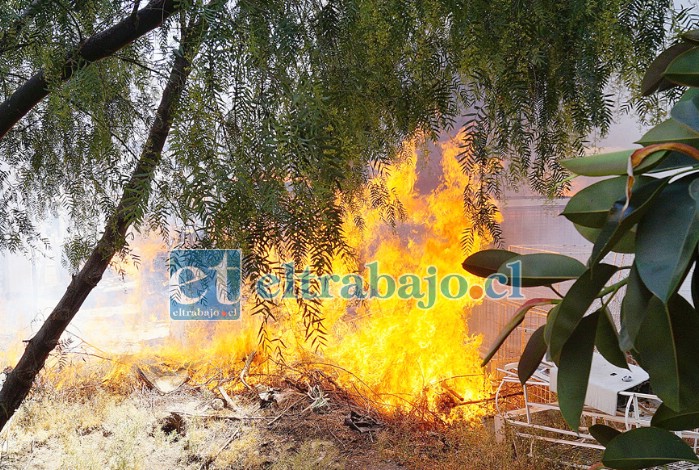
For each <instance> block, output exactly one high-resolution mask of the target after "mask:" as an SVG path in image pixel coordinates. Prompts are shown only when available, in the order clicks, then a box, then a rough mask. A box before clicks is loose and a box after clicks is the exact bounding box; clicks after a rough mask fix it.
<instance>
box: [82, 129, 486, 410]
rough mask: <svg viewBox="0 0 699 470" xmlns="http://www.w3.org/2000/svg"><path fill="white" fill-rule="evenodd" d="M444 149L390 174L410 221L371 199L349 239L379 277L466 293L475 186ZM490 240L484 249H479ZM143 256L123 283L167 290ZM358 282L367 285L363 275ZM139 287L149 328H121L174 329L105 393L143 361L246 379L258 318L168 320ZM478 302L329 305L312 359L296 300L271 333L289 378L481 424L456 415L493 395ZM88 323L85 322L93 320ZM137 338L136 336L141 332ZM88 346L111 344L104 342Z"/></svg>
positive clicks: (202, 376) (284, 307)
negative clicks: (453, 280) (432, 277)
mask: <svg viewBox="0 0 699 470" xmlns="http://www.w3.org/2000/svg"><path fill="white" fill-rule="evenodd" d="M437 150H438V152H436V153H434V155H432V156H431V157H430V156H428V158H425V156H424V155H421V152H419V151H418V146H417V145H415V144H414V145H411V147H410V151H409V152H408V158H405V159H403V161H402V162H400V163H399V164H397V165H396V166H394V167H392V169H391V173H390V174H389V175H388V176H387V181H386V186H387V187H388V188H390V189H391V190H392V191H393V194H394V195H395V197H396V198H397V199H398V200H399V201H400V202H401V203H402V205H403V207H404V209H405V211H404V213H405V220H403V221H399V222H398V223H397V225H396V227H395V230H394V229H392V228H391V227H390V226H389V225H388V224H387V223H386V222H385V221H384V220H382V218H381V215H380V213H379V211H378V210H375V209H372V208H371V206H370V203H369V202H368V201H369V200H370V195H369V194H368V193H367V194H366V197H364V198H363V199H364V200H365V201H367V202H366V203H365V204H364V206H363V207H359V208H355V209H357V210H358V211H359V212H360V213H361V214H363V219H364V222H365V225H364V226H363V227H358V226H357V224H356V223H354V222H353V221H352V220H348V221H347V222H346V225H345V227H344V230H345V233H346V234H347V239H348V242H349V244H350V245H351V246H352V247H353V248H354V250H355V251H356V253H357V256H358V260H359V266H360V267H361V266H364V265H365V264H366V263H370V262H373V261H378V262H379V267H380V271H381V273H382V274H390V275H393V276H394V277H395V278H396V279H399V278H400V276H401V275H403V274H405V273H414V274H416V275H417V276H419V277H420V278H421V279H422V281H421V282H423V283H425V282H426V281H425V280H424V279H425V278H426V277H427V276H428V275H429V274H428V272H427V271H426V267H428V266H431V267H433V268H430V269H432V271H431V272H435V268H436V273H437V274H438V275H439V276H442V277H443V276H446V275H447V274H450V273H455V274H459V275H462V276H464V277H465V278H466V279H467V280H468V284H469V286H473V285H477V283H478V279H477V278H475V277H470V276H469V275H468V274H466V273H465V272H463V271H462V269H461V267H460V263H461V260H462V259H463V257H464V254H463V252H462V249H461V247H460V244H459V239H460V234H461V232H462V230H463V229H464V228H465V226H466V224H467V223H468V222H467V221H466V220H464V217H463V209H462V197H463V188H464V186H465V185H466V184H467V181H468V178H467V176H465V175H464V174H463V172H462V171H461V168H460V166H459V163H458V160H457V155H458V153H459V151H460V148H459V147H458V146H457V145H456V144H455V143H453V142H452V141H446V142H442V143H440V144H438V145H437ZM423 153H424V152H423ZM367 191H368V190H367ZM349 219H351V217H350V218H349ZM488 242H489V240H484V239H476V240H475V242H474V244H473V250H478V249H480V248H483V247H484V245H485V244H487V243H488ZM136 251H137V252H138V253H139V255H140V263H139V264H140V265H139V267H138V269H135V267H134V266H130V265H129V264H128V263H125V264H122V265H120V267H121V268H122V273H123V275H124V277H125V279H127V280H128V279H136V280H139V279H140V278H142V277H143V276H144V271H145V272H148V271H150V272H151V273H152V272H153V271H158V269H160V270H161V271H162V272H163V279H162V284H163V285H164V284H165V283H166V282H167V281H166V276H167V274H166V273H165V269H164V267H163V268H155V267H153V266H154V261H153V260H155V259H156V258H157V255H158V253H161V254H162V253H163V252H165V247H164V246H162V244H160V243H154V242H151V241H148V242H143V243H142V244H140V245H139V246H138V247H137V249H136ZM161 257H162V256H161ZM334 268H335V269H336V270H337V272H342V273H347V272H352V271H353V269H356V266H354V267H353V266H348V265H347V264H346V263H345V262H344V261H343V259H341V258H339V257H338V259H336V260H335V266H334ZM360 274H361V275H362V276H363V277H364V279H366V280H368V278H367V276H368V275H367V273H366V272H360ZM135 286H136V287H135V288H134V289H133V290H132V292H131V294H130V296H129V299H130V300H129V302H130V303H131V304H132V305H137V304H138V303H139V302H140V303H141V306H142V310H144V311H143V312H142V314H141V318H140V321H137V322H135V323H132V324H129V325H128V326H127V325H124V330H128V331H131V333H132V334H134V335H136V334H138V333H137V331H139V330H143V329H145V330H147V329H148V328H153V325H154V324H158V325H160V326H161V327H162V325H169V328H170V331H169V333H168V335H166V336H167V337H168V338H167V339H166V340H164V341H160V344H157V343H158V342H155V343H152V344H150V345H149V346H145V347H141V350H140V351H137V352H134V353H133V354H129V355H122V356H119V357H116V358H114V359H113V362H112V365H113V367H112V369H111V371H110V372H109V374H108V375H107V377H105V380H106V381H107V382H108V383H112V384H116V383H122V382H124V381H125V380H126V378H127V376H128V375H129V374H132V366H133V365H134V364H136V363H139V362H141V363H142V362H144V361H150V362H153V361H157V362H158V363H160V364H161V365H164V366H166V367H168V368H170V369H172V370H183V369H184V370H187V371H188V373H189V375H190V377H191V379H190V382H191V383H197V384H206V385H207V386H210V387H215V386H217V385H220V384H224V385H225V386H230V384H232V383H233V381H232V380H231V379H234V378H235V377H237V376H238V374H240V370H241V368H242V365H243V362H242V361H244V358H245V357H246V356H248V355H249V354H250V353H251V352H252V351H254V350H256V349H257V348H258V347H259V346H258V340H257V333H258V328H259V319H257V318H256V317H251V316H250V315H246V305H245V303H243V314H242V318H241V320H240V321H233V322H231V321H227V322H169V317H168V312H167V298H166V296H162V297H163V298H162V299H160V300H159V302H161V303H157V302H156V304H153V303H152V302H151V303H150V304H149V305H147V306H144V298H148V297H149V296H151V297H152V296H153V295H155V294H153V293H152V292H149V291H148V289H147V288H146V287H145V286H144V282H136V284H135ZM248 287H249V286H248ZM452 288H454V286H452ZM381 289H382V288H381V287H379V290H380V291H381ZM163 292H165V291H164V290H163ZM469 292H470V293H471V294H474V293H475V297H480V295H481V294H482V289H480V290H479V288H478V287H476V288H475V289H474V288H472V289H471V290H470V291H469ZM477 302H479V300H478V299H475V300H474V299H472V298H471V296H466V297H462V298H459V299H454V300H451V299H448V298H446V297H445V296H444V295H441V293H439V292H437V295H435V299H434V305H432V306H430V308H420V307H419V306H418V305H417V303H418V302H417V300H416V299H401V298H398V296H395V295H394V296H393V297H391V298H386V299H376V298H374V299H364V300H356V299H350V300H346V299H340V298H335V299H328V300H324V301H323V310H322V311H323V315H324V327H325V330H326V335H325V338H324V339H325V342H326V345H325V346H324V347H323V348H321V349H320V350H315V349H314V348H312V347H311V346H310V345H309V344H308V342H307V341H306V340H305V329H304V326H303V322H302V321H301V319H300V318H299V314H298V306H297V303H296V301H295V300H290V299H287V300H281V301H280V302H279V310H280V315H279V316H278V321H277V322H276V323H275V324H273V325H271V329H272V331H271V332H270V334H271V336H272V337H275V336H276V337H279V338H280V339H281V340H282V341H283V343H284V345H285V346H286V347H285V348H284V350H283V354H284V360H285V364H286V365H287V368H286V369H281V370H282V371H285V372H284V373H291V372H289V371H296V372H299V371H309V370H321V371H323V373H324V374H326V376H328V377H331V378H332V380H333V381H334V382H335V383H336V384H338V385H339V386H340V387H342V388H343V389H344V390H347V391H348V393H351V394H355V395H356V396H357V397H362V398H364V399H366V400H367V401H368V402H369V403H370V404H371V405H372V406H374V407H377V408H379V409H381V410H383V411H385V412H391V411H394V410H416V409H418V408H421V409H423V410H424V409H427V410H430V411H431V412H432V413H434V414H436V415H439V416H440V417H441V418H442V419H445V420H453V419H474V418H477V417H479V416H482V415H483V414H484V413H485V408H484V407H483V406H457V405H464V404H465V403H466V402H473V401H478V400H481V399H484V398H486V397H487V396H489V394H490V390H489V385H488V383H489V382H488V377H486V376H485V374H484V372H483V370H482V369H481V368H480V366H479V364H480V357H479V354H478V350H479V346H480V337H478V336H475V335H471V334H469V331H468V324H467V319H468V314H469V311H470V309H471V308H472V307H473V306H474V305H475V304H476V303H477ZM81 317H82V318H84V319H85V320H84V321H88V319H87V318H86V315H81ZM105 328H108V326H106V325H105V324H101V323H90V322H89V321H88V323H87V326H86V327H85V328H83V329H82V331H85V330H87V331H99V330H102V331H105V330H104V329H105ZM178 329H179V330H178ZM140 335H141V336H137V338H141V337H142V335H143V333H140ZM126 336H128V334H127V335H126ZM156 336H157V335H156ZM97 337H99V336H97ZM91 343H92V344H95V345H100V344H102V343H100V342H99V340H98V339H94V340H92V341H91ZM127 349H129V348H127ZM268 359H272V358H264V357H262V355H261V354H258V355H257V357H256V367H257V368H258V370H264V371H265V372H271V369H272V368H273V367H276V366H274V364H273V363H272V362H271V361H270V360H268ZM263 363H264V367H262V368H260V367H259V365H260V364H263ZM253 369H254V367H253ZM238 386H240V384H238Z"/></svg>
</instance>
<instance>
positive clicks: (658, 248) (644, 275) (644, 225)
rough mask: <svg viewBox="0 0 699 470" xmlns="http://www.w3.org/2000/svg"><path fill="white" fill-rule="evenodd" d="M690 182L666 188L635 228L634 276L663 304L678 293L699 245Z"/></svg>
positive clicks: (698, 210) (696, 191) (695, 192)
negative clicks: (636, 275) (635, 270)
mask: <svg viewBox="0 0 699 470" xmlns="http://www.w3.org/2000/svg"><path fill="white" fill-rule="evenodd" d="M692 178H694V179H691V178H683V179H681V180H679V181H676V182H674V183H673V184H670V185H668V186H667V187H666V188H665V189H664V191H662V193H661V194H660V195H659V196H658V197H657V198H656V199H655V200H654V201H653V203H652V206H651V209H650V210H649V211H648V212H647V213H646V215H645V216H644V217H643V219H642V220H641V221H640V222H639V224H638V229H637V233H636V260H635V263H636V266H637V268H638V274H639V275H640V276H641V279H642V280H643V283H644V284H645V285H646V287H648V289H649V290H650V291H651V292H652V293H653V294H655V295H656V296H657V297H658V298H660V299H661V300H662V301H663V302H667V301H668V300H669V299H670V297H671V296H672V295H673V294H674V293H675V292H676V291H677V289H679V286H680V284H681V283H682V280H683V279H684V277H685V276H686V274H687V269H688V267H689V263H690V262H691V261H692V259H693V258H694V253H695V251H696V247H697V243H699V179H696V176H695V175H693V176H692Z"/></svg>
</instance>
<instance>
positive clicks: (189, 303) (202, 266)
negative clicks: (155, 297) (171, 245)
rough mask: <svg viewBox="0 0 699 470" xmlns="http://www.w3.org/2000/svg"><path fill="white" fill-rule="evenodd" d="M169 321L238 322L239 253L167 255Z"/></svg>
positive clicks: (200, 251)
mask: <svg viewBox="0 0 699 470" xmlns="http://www.w3.org/2000/svg"><path fill="white" fill-rule="evenodd" d="M169 265H170V283H169V285H170V288H169V294H170V318H171V319H172V320H239V319H240V271H241V270H240V268H241V255H240V250H172V251H171V252H170V260H169Z"/></svg>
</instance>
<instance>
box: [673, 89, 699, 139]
mask: <svg viewBox="0 0 699 470" xmlns="http://www.w3.org/2000/svg"><path fill="white" fill-rule="evenodd" d="M670 116H672V118H673V119H675V120H676V121H678V122H680V123H682V124H684V125H685V126H687V127H690V128H692V129H694V130H695V131H699V96H697V95H696V93H692V95H690V96H689V97H687V98H686V99H682V100H680V101H679V102H678V103H677V104H675V106H673V107H672V110H671V111H670Z"/></svg>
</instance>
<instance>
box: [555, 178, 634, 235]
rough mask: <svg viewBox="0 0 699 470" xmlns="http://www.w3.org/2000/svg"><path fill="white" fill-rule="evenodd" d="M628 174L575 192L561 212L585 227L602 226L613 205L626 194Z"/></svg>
mask: <svg viewBox="0 0 699 470" xmlns="http://www.w3.org/2000/svg"><path fill="white" fill-rule="evenodd" d="M626 180H627V177H626V176H618V177H616V178H609V179H606V180H602V181H598V182H597V183H594V184H592V185H590V186H588V187H587V188H585V189H583V190H581V191H579V192H578V193H577V194H575V195H574V196H573V197H572V198H570V201H568V204H566V207H565V209H564V210H563V212H562V213H561V215H562V216H564V217H565V218H566V219H568V220H570V221H571V222H573V223H575V224H579V225H582V226H585V227H592V228H602V227H603V226H604V223H605V222H606V221H607V215H608V214H609V209H610V208H611V207H612V205H613V204H614V203H615V202H616V201H618V200H619V199H621V198H623V197H624V195H625V194H626Z"/></svg>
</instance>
